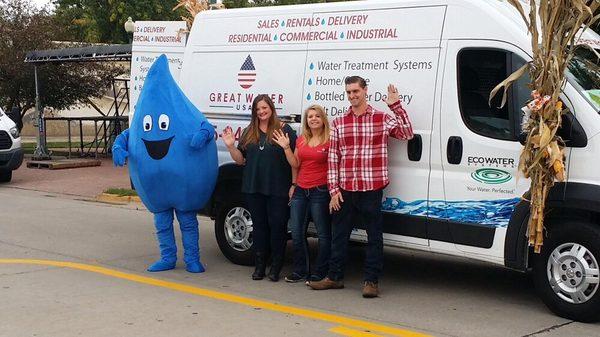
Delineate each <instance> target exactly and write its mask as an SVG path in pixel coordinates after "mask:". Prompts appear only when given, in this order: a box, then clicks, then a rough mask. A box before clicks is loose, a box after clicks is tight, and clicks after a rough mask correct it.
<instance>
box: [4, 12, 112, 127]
mask: <svg viewBox="0 0 600 337" xmlns="http://www.w3.org/2000/svg"><path fill="white" fill-rule="evenodd" d="M60 30H61V27H60V26H58V25H57V24H56V22H55V21H54V20H53V18H52V16H51V14H50V13H49V12H48V11H47V10H46V9H37V8H36V7H35V6H33V5H32V4H31V3H30V1H28V0H0V36H2V39H0V106H2V107H4V108H5V110H9V109H10V108H12V107H15V106H16V107H19V108H20V109H21V115H23V114H24V113H25V111H27V110H28V109H29V108H31V107H33V106H35V84H34V72H33V69H34V67H33V65H31V64H27V63H25V62H24V60H25V56H26V54H27V52H29V51H33V50H41V49H52V48H56V45H55V43H53V42H52V41H55V40H56V32H59V31H60ZM121 71H122V70H121V69H119V68H118V67H115V66H111V65H108V64H94V63H64V64H58V63H49V64H46V65H41V66H39V67H38V80H39V83H40V91H41V92H40V96H41V103H42V105H43V106H46V107H52V108H55V109H65V108H67V107H69V106H71V105H73V104H74V103H78V102H84V101H85V100H86V99H87V98H89V97H99V96H100V95H101V93H102V89H103V88H106V87H108V85H109V84H110V79H111V78H112V77H113V76H115V75H116V74H118V73H119V72H121Z"/></svg>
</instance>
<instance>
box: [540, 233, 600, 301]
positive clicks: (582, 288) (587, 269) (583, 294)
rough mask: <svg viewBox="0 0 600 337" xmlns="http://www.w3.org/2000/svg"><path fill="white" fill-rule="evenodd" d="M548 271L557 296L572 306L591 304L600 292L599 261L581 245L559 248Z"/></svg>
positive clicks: (549, 258) (549, 279) (552, 257)
mask: <svg viewBox="0 0 600 337" xmlns="http://www.w3.org/2000/svg"><path fill="white" fill-rule="evenodd" d="M546 270H547V274H548V281H549V282H550V287H552V290H554V293H556V295H557V296H558V297H560V298H561V299H563V300H565V301H567V302H569V303H573V304H580V303H584V302H587V301H588V300H589V299H591V298H592V297H593V296H594V294H595V293H596V291H597V290H598V287H599V280H600V277H599V275H598V261H597V260H596V257H594V255H593V254H592V253H591V252H590V251H589V250H588V249H587V248H586V247H584V246H582V245H580V244H577V243H564V244H562V245H560V246H558V247H556V249H554V251H552V254H550V256H549V257H548V263H547V268H546Z"/></svg>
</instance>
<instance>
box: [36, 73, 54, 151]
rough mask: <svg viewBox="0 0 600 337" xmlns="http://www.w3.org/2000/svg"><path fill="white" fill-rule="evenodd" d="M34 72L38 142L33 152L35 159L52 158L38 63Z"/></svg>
mask: <svg viewBox="0 0 600 337" xmlns="http://www.w3.org/2000/svg"><path fill="white" fill-rule="evenodd" d="M33 73H34V75H35V120H36V121H37V127H38V134H37V144H36V147H35V151H34V152H33V158H32V159H33V160H50V159H51V157H50V154H49V153H48V148H47V147H46V128H45V125H44V112H43V111H42V110H41V104H40V92H39V87H40V85H39V82H38V73H37V65H35V66H33Z"/></svg>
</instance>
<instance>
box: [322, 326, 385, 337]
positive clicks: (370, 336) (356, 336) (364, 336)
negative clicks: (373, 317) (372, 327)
mask: <svg viewBox="0 0 600 337" xmlns="http://www.w3.org/2000/svg"><path fill="white" fill-rule="evenodd" d="M329 332H333V333H336V334H338V335H342V336H348V337H384V336H382V335H376V334H374V333H370V332H367V331H361V330H354V329H350V328H346V327H345V326H336V327H335V328H331V329H329Z"/></svg>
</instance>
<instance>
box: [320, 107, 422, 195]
mask: <svg viewBox="0 0 600 337" xmlns="http://www.w3.org/2000/svg"><path fill="white" fill-rule="evenodd" d="M389 108H390V109H391V110H392V111H393V112H394V115H395V116H391V115H388V114H386V113H385V112H381V111H377V110H375V109H373V107H372V106H370V105H369V106H367V111H366V113H364V114H362V115H360V116H356V115H354V113H353V112H352V107H350V109H348V113H346V115H344V116H342V117H338V118H336V119H335V120H334V121H333V125H332V128H331V136H330V143H329V144H330V145H329V156H328V170H327V183H328V185H329V193H330V194H331V196H334V195H335V194H337V193H338V192H339V190H340V188H341V189H344V190H346V191H373V190H377V189H380V188H383V187H385V186H386V185H387V184H388V183H389V179H388V168H387V166H388V159H387V156H388V153H387V141H388V137H389V136H392V137H394V138H398V139H411V138H412V137H413V130H412V125H411V124H410V120H409V119H408V115H407V114H406V111H405V110H404V109H403V108H402V104H401V103H400V102H399V101H398V102H396V103H394V104H392V105H390V106H389Z"/></svg>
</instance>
